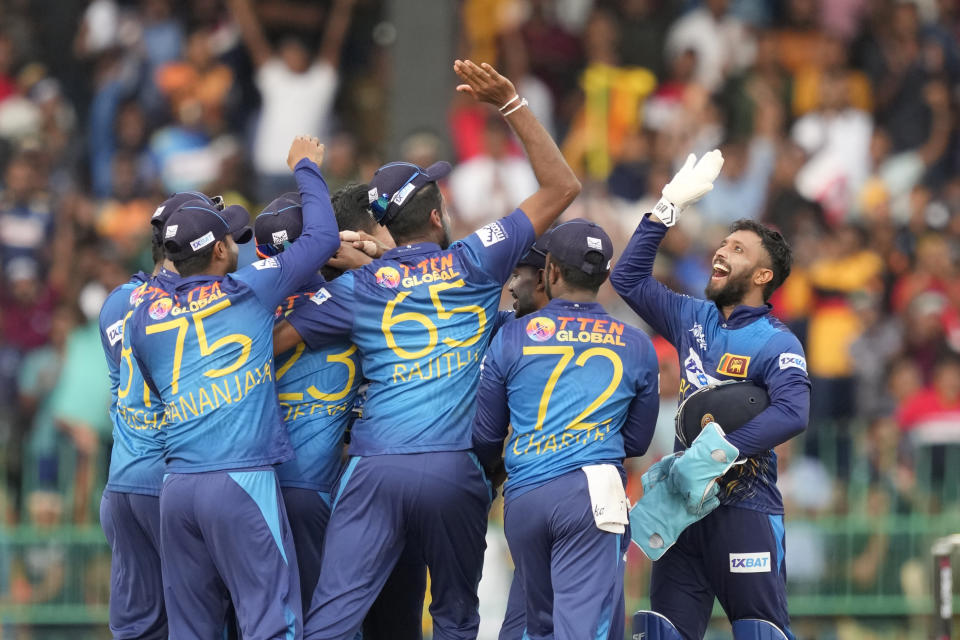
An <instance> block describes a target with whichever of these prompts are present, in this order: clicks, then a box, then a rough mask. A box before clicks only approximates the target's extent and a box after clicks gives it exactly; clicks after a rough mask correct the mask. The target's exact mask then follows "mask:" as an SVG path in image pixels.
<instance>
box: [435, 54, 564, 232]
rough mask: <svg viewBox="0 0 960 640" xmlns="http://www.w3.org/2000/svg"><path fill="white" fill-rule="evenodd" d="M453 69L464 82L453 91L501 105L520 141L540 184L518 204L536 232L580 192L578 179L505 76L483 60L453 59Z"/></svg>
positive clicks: (542, 229) (558, 214)
mask: <svg viewBox="0 0 960 640" xmlns="http://www.w3.org/2000/svg"><path fill="white" fill-rule="evenodd" d="M453 70H454V71H456V73H457V75H458V76H460V78H461V79H462V80H463V81H464V83H465V84H461V85H458V86H457V91H461V92H464V93H468V94H470V95H471V96H473V97H474V98H475V99H477V100H479V101H480V102H486V103H488V104H492V105H493V106H495V107H497V108H498V109H501V111H500V112H501V114H503V116H504V117H505V118H506V120H507V122H508V123H509V124H510V127H511V128H512V129H513V131H514V132H515V133H516V134H517V137H518V138H519V139H520V142H521V144H523V148H524V150H525V151H526V152H527V157H528V158H529V159H530V166H531V167H532V168H533V173H534V175H535V176H536V177H537V182H538V183H539V185H540V188H539V189H538V190H537V192H536V193H534V194H533V195H532V196H530V197H529V198H527V199H526V200H524V201H523V202H522V203H521V204H520V207H519V208H520V209H521V210H522V211H523V212H524V213H525V214H526V216H527V217H528V218H529V219H530V223H531V224H532V225H533V230H534V234H535V235H537V236H539V235H540V234H542V233H543V232H544V231H546V230H547V229H549V228H550V225H552V224H553V222H554V221H555V220H556V219H557V218H558V217H559V216H560V214H561V213H563V211H564V209H566V208H567V207H568V206H569V205H570V203H571V202H573V200H574V198H576V197H577V195H578V194H579V193H580V181H579V180H577V176H576V175H574V173H573V170H572V169H571V168H570V167H569V165H567V162H566V160H564V159H563V155H562V154H561V153H560V149H558V148H557V144H556V143H555V142H554V141H553V138H551V137H550V134H549V133H547V130H546V129H544V128H543V125H541V124H540V122H539V121H538V120H537V118H536V116H534V115H533V112H532V111H530V109H529V108H527V106H526V101H524V100H522V99H521V98H520V97H519V96H518V95H517V91H516V89H515V88H514V86H513V83H512V82H510V80H509V79H507V78H505V77H504V76H502V75H500V74H499V73H497V70H496V69H494V68H493V67H491V66H490V65H489V64H487V63H485V62H484V63H483V64H481V65H479V66H478V65H476V64H475V63H473V62H471V61H470V60H457V61H456V62H454V63H453Z"/></svg>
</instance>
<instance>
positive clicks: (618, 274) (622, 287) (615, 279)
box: [610, 262, 633, 296]
mask: <svg viewBox="0 0 960 640" xmlns="http://www.w3.org/2000/svg"><path fill="white" fill-rule="evenodd" d="M610 285H611V286H612V287H613V290H614V291H616V292H617V293H619V294H620V295H621V296H625V295H627V294H628V293H630V291H631V290H632V289H633V279H632V278H631V277H630V276H629V274H628V273H627V268H626V267H625V266H624V263H622V262H618V263H617V264H616V265H614V267H613V271H611V272H610Z"/></svg>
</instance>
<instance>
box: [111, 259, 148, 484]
mask: <svg viewBox="0 0 960 640" xmlns="http://www.w3.org/2000/svg"><path fill="white" fill-rule="evenodd" d="M148 278H149V276H148V275H147V274H145V273H143V272H140V273H138V274H136V275H135V276H133V278H131V279H130V282H127V283H126V284H122V285H120V286H119V287H117V288H116V289H114V290H113V291H112V292H110V295H109V296H107V299H106V300H105V301H104V303H103V307H102V308H101V309H100V342H101V343H102V345H103V353H104V355H105V356H106V358H107V373H108V375H109V377H110V397H111V399H112V402H111V403H110V421H111V423H112V424H113V449H112V451H111V453H110V472H109V476H108V478H107V489H108V490H110V491H117V492H121V493H140V494H145V495H150V496H158V495H160V485H161V483H162V481H163V411H164V408H163V403H162V402H160V399H159V398H157V396H156V395H155V394H153V393H151V392H150V390H149V389H148V388H147V385H146V383H145V382H144V380H143V376H142V375H141V374H140V368H139V367H137V366H136V364H135V363H134V360H133V358H132V357H131V356H130V352H129V351H128V350H124V349H123V329H124V323H125V322H126V320H127V318H128V316H129V314H130V312H131V311H132V310H133V301H134V300H135V299H136V298H138V297H139V296H146V297H150V296H151V295H153V294H154V293H155V292H154V291H147V290H145V289H146V287H144V286H142V285H144V284H145V283H146V281H147V279H148Z"/></svg>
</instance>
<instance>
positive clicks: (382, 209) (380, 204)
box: [370, 162, 427, 220]
mask: <svg viewBox="0 0 960 640" xmlns="http://www.w3.org/2000/svg"><path fill="white" fill-rule="evenodd" d="M387 167H412V168H413V169H414V170H415V171H416V173H414V174H413V175H412V176H410V177H409V178H407V181H406V182H404V183H403V184H402V185H400V186H399V187H397V189H396V190H395V191H394V192H393V193H388V194H380V196H379V197H378V198H377V199H376V200H374V201H373V202H371V203H370V209H372V210H373V212H374V213H375V214H376V216H377V219H378V220H379V219H381V218H383V216H385V215H386V214H387V208H388V207H389V206H390V200H392V199H393V196H394V195H396V194H398V193H400V192H401V191H403V188H404V187H406V186H407V185H408V184H410V183H411V182H413V181H414V180H415V179H416V177H417V176H425V175H427V174H425V173H424V172H423V171H421V170H420V167H418V166H417V165H415V164H413V163H412V162H391V163H390V164H385V165H383V167H381V169H385V168H387Z"/></svg>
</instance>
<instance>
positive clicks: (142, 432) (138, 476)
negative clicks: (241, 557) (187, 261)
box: [100, 191, 222, 638]
mask: <svg viewBox="0 0 960 640" xmlns="http://www.w3.org/2000/svg"><path fill="white" fill-rule="evenodd" d="M197 198H200V199H201V200H204V201H206V202H207V203H208V204H209V205H210V206H213V207H217V206H220V207H222V204H221V202H220V201H214V200H212V199H210V198H208V197H207V196H205V195H204V194H202V193H199V192H194V191H189V192H184V193H176V194H174V195H172V196H170V197H169V198H167V200H166V201H164V202H163V204H161V205H160V206H159V207H157V210H156V212H154V214H153V217H152V218H151V220H150V223H151V229H152V249H153V262H154V266H153V273H152V274H150V275H148V274H146V273H143V272H142V271H141V272H139V273H136V274H134V275H133V277H131V278H130V281H129V282H127V283H125V284H122V285H120V286H119V287H117V288H116V289H114V290H113V291H112V292H110V295H108V296H107V299H106V300H105V301H104V303H103V307H102V308H101V309H100V341H101V343H102V345H103V352H104V355H105V356H106V358H107V371H108V374H109V377H110V393H111V397H112V400H113V401H112V402H111V404H110V420H111V422H112V423H113V449H112V451H111V454H110V471H109V475H108V476H107V486H106V487H105V489H104V492H103V496H102V497H101V499H100V525H101V526H102V527H103V532H104V534H105V535H106V537H107V541H108V542H109V543H110V550H111V562H110V632H111V633H112V634H113V637H114V638H166V637H167V635H168V634H167V614H166V610H165V609H164V606H163V581H162V578H161V575H160V485H161V483H162V479H163V429H162V427H163V412H164V407H163V403H162V402H160V400H159V398H157V397H156V395H154V394H152V393H150V391H149V389H147V388H146V384H145V383H144V381H143V376H141V375H140V370H139V369H138V368H137V367H136V366H135V365H134V363H133V360H132V359H131V358H130V354H129V353H123V352H122V347H123V345H122V338H123V331H122V329H123V322H124V319H125V317H126V315H127V313H128V312H129V311H130V310H131V309H133V302H132V301H133V300H134V299H136V298H138V297H143V298H144V299H146V300H152V299H153V298H154V297H155V296H156V295H157V294H158V293H160V290H159V289H156V288H151V287H143V286H141V285H145V283H146V282H147V280H149V279H150V277H151V275H154V276H155V275H157V274H159V273H160V272H161V270H162V269H163V268H164V262H165V260H164V255H163V225H164V223H165V222H166V220H167V218H168V217H170V214H171V213H172V212H173V211H175V210H176V209H177V208H178V207H179V206H180V205H181V204H183V203H184V202H187V201H188V200H195V199H197ZM166 266H168V267H172V266H173V265H172V264H167V265H166ZM121 383H122V384H123V386H124V388H125V389H126V390H128V391H129V390H132V389H138V390H140V391H139V392H137V393H125V394H124V395H125V397H124V399H123V401H120V400H119V399H118V390H119V389H120V388H121Z"/></svg>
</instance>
